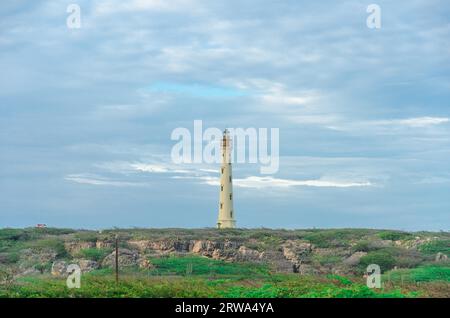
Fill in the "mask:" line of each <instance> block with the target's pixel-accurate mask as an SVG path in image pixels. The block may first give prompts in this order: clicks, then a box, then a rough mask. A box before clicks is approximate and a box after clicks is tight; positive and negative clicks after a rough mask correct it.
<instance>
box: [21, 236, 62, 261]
mask: <svg viewBox="0 0 450 318" xmlns="http://www.w3.org/2000/svg"><path fill="white" fill-rule="evenodd" d="M26 246H27V247H30V248H33V249H37V250H44V249H50V250H53V251H55V252H56V256H57V257H66V256H68V253H67V251H66V248H65V247H64V243H63V242H62V241H61V240H59V239H57V238H48V239H40V240H37V241H31V242H28V243H27V245H26Z"/></svg>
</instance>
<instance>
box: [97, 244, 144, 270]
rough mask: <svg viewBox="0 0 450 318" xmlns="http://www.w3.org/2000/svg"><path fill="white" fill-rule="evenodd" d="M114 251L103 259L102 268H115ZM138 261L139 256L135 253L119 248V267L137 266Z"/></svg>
mask: <svg viewBox="0 0 450 318" xmlns="http://www.w3.org/2000/svg"><path fill="white" fill-rule="evenodd" d="M115 259H116V251H114V252H112V253H111V254H109V255H108V256H106V257H105V258H104V259H103V262H102V267H113V268H114V266H115ZM138 260H139V254H138V253H137V252H136V251H132V250H129V249H126V248H119V258H118V261H119V267H127V266H137V265H138Z"/></svg>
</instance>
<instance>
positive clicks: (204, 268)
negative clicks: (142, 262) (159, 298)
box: [150, 256, 269, 277]
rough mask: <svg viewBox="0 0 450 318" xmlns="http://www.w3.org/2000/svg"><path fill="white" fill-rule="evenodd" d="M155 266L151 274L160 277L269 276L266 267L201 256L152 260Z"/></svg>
mask: <svg viewBox="0 0 450 318" xmlns="http://www.w3.org/2000/svg"><path fill="white" fill-rule="evenodd" d="M150 262H151V263H152V264H153V265H154V266H155V268H154V269H153V270H151V272H150V273H151V274H158V275H228V276H240V277H249V276H251V277H258V276H261V275H267V274H268V273H269V270H268V268H267V267H266V266H264V265H257V264H250V263H238V264H236V263H230V262H225V261H222V260H214V259H211V258H207V257H201V256H185V257H174V256H171V257H167V258H161V257H159V258H150Z"/></svg>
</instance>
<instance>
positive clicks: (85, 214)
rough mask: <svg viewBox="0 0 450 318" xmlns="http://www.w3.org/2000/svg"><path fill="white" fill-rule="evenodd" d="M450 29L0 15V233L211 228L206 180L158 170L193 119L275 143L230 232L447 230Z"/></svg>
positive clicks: (255, 8) (437, 17)
mask: <svg viewBox="0 0 450 318" xmlns="http://www.w3.org/2000/svg"><path fill="white" fill-rule="evenodd" d="M70 3H77V4H79V5H80V8H81V23H82V25H81V26H82V27H81V28H80V29H69V28H67V26H66V19H67V17H68V15H69V14H68V13H67V12H66V9H67V6H68V5H69V4H70ZM371 3H377V4H378V5H379V6H380V8H381V19H382V20H381V21H382V25H381V29H369V28H367V26H366V18H367V16H368V13H367V12H366V8H367V6H368V5H369V4H371ZM449 17H450V5H449V3H448V1H444V0H442V1H439V0H412V1H376V2H374V1H357V0H352V1H339V2H336V1H297V0H296V1H256V0H255V1H251V0H248V1H229V0H228V1H209V0H208V1H207V0H203V1H202V0H173V1H162V0H147V1H144V0H131V1H127V2H124V1H58V2H56V1H31V0H30V1H14V2H8V3H6V2H5V3H2V4H0V227H23V226H32V225H34V224H36V223H46V224H48V225H49V226H64V227H75V228H107V227H113V226H118V227H131V226H139V227H209V226H214V225H215V222H216V218H217V206H218V202H217V201H218V186H217V185H216V182H217V181H216V180H217V177H218V173H216V172H215V171H218V170H219V167H218V166H217V165H206V164H192V165H187V164H185V165H181V166H180V165H175V164H173V163H172V161H171V158H170V151H171V148H172V146H173V145H174V141H172V140H171V139H170V135H171V132H172V130H173V129H175V128H177V127H186V128H188V129H191V130H192V129H193V121H194V120H196V119H201V120H203V125H204V127H205V128H207V127H218V128H221V129H222V128H225V127H242V128H247V127H256V128H265V127H266V128H279V130H280V169H279V171H278V173H277V174H275V175H272V176H264V175H260V174H259V167H258V166H257V165H254V164H236V165H234V167H233V168H234V178H235V188H234V199H235V213H236V216H237V222H238V225H239V226H241V227H261V226H263V227H272V228H312V227H317V228H322V227H327V228H329V227H367V228H396V229H406V230H448V229H449V227H450V217H449V215H450V119H449V118H450V105H449V103H450V19H449ZM267 178H269V179H267ZM346 185H347V186H346Z"/></svg>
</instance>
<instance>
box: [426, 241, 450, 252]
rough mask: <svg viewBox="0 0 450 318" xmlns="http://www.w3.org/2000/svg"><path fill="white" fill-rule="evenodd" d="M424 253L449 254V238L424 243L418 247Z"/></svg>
mask: <svg viewBox="0 0 450 318" xmlns="http://www.w3.org/2000/svg"><path fill="white" fill-rule="evenodd" d="M419 250H420V251H421V252H422V253H424V254H437V253H439V252H441V253H444V254H446V255H447V256H450V240H440V241H432V242H429V243H425V244H423V245H421V246H420V247H419Z"/></svg>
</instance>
